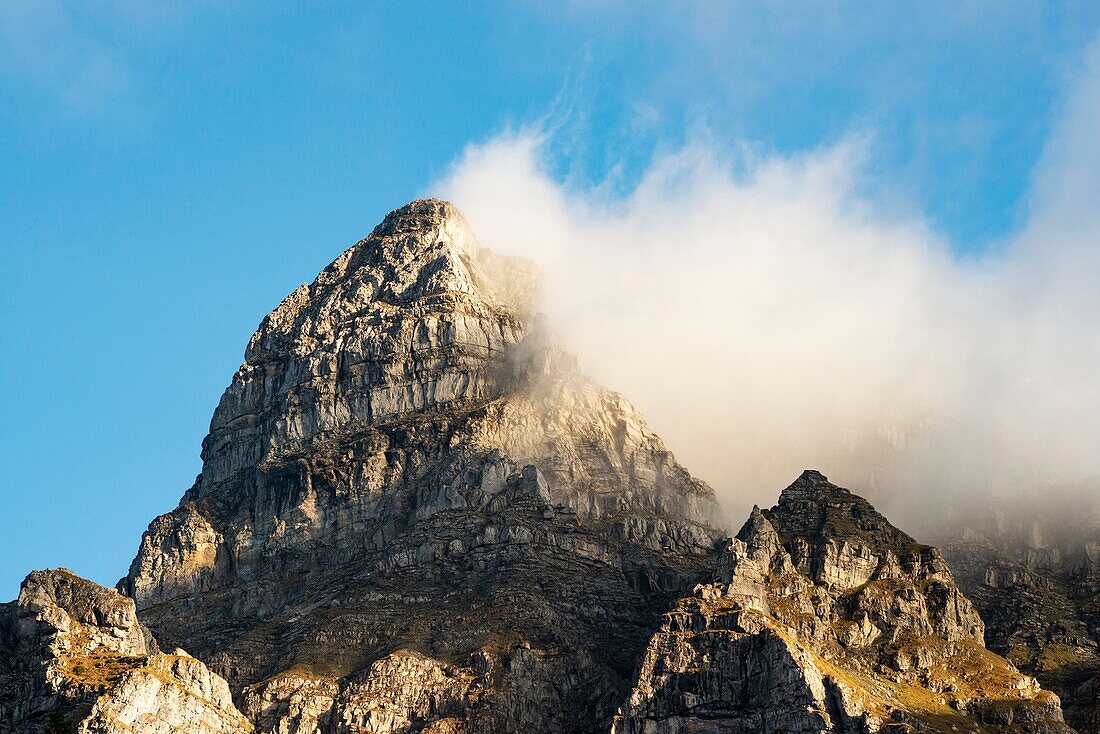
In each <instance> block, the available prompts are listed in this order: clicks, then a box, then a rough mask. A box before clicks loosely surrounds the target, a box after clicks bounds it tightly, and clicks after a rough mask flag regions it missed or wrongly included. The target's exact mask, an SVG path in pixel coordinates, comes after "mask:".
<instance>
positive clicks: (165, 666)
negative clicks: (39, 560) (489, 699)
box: [0, 570, 252, 734]
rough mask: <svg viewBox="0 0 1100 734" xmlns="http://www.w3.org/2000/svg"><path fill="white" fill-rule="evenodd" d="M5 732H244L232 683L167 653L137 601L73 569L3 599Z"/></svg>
mask: <svg viewBox="0 0 1100 734" xmlns="http://www.w3.org/2000/svg"><path fill="white" fill-rule="evenodd" d="M0 731H4V732H20V733H21V734H37V733H42V734H69V733H75V734H124V733H128V734H170V733H171V732H180V731H186V732H193V733H194V734H243V733H244V732H250V731H252V725H251V724H250V723H249V721H248V720H247V719H245V718H244V716H243V715H241V713H240V712H239V711H237V710H236V708H235V707H234V706H233V701H232V697H231V695H230V691H229V686H228V685H227V684H226V682H225V681H224V680H222V679H221V678H219V677H218V676H217V675H215V674H213V673H211V672H210V671H209V670H208V669H207V667H206V666H205V665H203V664H202V663H201V662H199V661H198V660H195V659H194V658H192V657H190V656H189V655H187V654H186V653H184V652H183V651H182V650H177V651H176V652H175V653H174V654H170V655H169V654H165V653H162V652H160V651H159V650H158V648H157V644H156V642H155V641H154V640H153V638H152V636H151V635H150V634H149V631H148V630H146V629H145V628H144V627H142V626H141V625H140V624H139V623H138V620H137V615H136V611H135V609H134V602H133V601H132V600H131V599H128V598H126V597H124V596H122V595H121V594H119V593H117V592H116V591H114V590H112V589H105V588H103V587H102V586H98V585H96V584H93V583H92V582H90V581H85V580H84V579H82V578H80V577H78V576H75V575H73V574H72V573H70V572H68V571H65V570H58V571H35V572H34V573H31V574H30V575H29V576H28V577H27V578H26V579H25V580H24V581H23V584H22V587H21V588H20V592H19V598H18V599H17V600H16V601H14V602H10V603H8V604H4V605H0Z"/></svg>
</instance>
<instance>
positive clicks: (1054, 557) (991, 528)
mask: <svg viewBox="0 0 1100 734" xmlns="http://www.w3.org/2000/svg"><path fill="white" fill-rule="evenodd" d="M944 536H945V543H944V553H945V555H946V556H947V558H948V560H949V561H950V563H951V567H952V568H953V569H954V570H955V572H956V575H957V577H958V579H959V584H960V585H961V586H962V587H963V589H964V590H965V591H966V594H967V595H968V596H969V597H970V598H972V599H973V600H974V603H975V605H976V606H977V607H978V609H979V611H980V612H981V614H982V617H983V618H984V619H985V621H986V643H987V644H988V645H989V648H990V649H991V650H994V651H995V652H997V653H999V654H1001V655H1004V656H1006V657H1007V658H1009V659H1010V660H1012V662H1013V663H1015V664H1016V665H1017V666H1018V667H1019V668H1020V669H1021V670H1023V671H1025V672H1027V673H1030V674H1031V675H1034V676H1036V677H1037V678H1038V679H1039V680H1040V681H1041V682H1042V684H1043V685H1044V686H1047V687H1049V688H1050V689H1051V690H1053V691H1055V692H1057V693H1058V695H1059V696H1061V698H1062V705H1063V707H1064V708H1065V715H1066V721H1067V722H1068V723H1069V724H1070V725H1071V726H1073V727H1074V728H1075V729H1077V731H1079V732H1081V733H1082V734H1100V497H1094V498H1093V499H1092V503H1091V505H1090V504H1089V502H1088V501H1087V500H1086V499H1083V498H1079V499H1077V500H1072V501H1066V502H1064V503H1059V504H1055V503H1051V502H1050V501H1049V499H1047V498H1044V499H1042V500H1041V501H1040V500H1036V501H1035V502H1034V504H1033V505H1032V506H1030V507H1026V506H1025V507H1014V508H1012V509H1011V510H1008V509H1005V508H999V509H997V510H995V511H992V512H987V513H985V514H984V515H978V514H976V513H970V514H968V516H967V519H966V521H965V524H962V523H960V524H958V525H956V526H953V527H950V528H949V529H948V530H947V532H945V533H944Z"/></svg>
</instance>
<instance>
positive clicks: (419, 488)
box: [120, 200, 722, 732]
mask: <svg viewBox="0 0 1100 734" xmlns="http://www.w3.org/2000/svg"><path fill="white" fill-rule="evenodd" d="M536 282H537V277H536V274H535V273H534V271H533V269H532V268H531V267H530V266H529V265H528V264H527V263H525V262H522V261H518V260H514V259H511V258H505V257H501V256H499V255H496V254H494V253H492V252H490V251H488V250H486V249H484V248H482V247H480V246H479V245H478V243H477V242H476V240H475V238H474V236H473V235H472V234H471V232H470V230H469V228H468V226H467V224H466V222H465V220H464V219H463V218H462V216H461V215H460V214H459V213H458V212H457V211H456V210H455V209H454V207H452V206H451V205H450V204H447V203H445V202H441V201H435V200H428V201H417V202H414V203H412V204H410V205H408V206H405V207H403V208H401V209H398V210H396V211H394V212H392V213H391V214H389V215H388V216H387V217H386V219H385V220H384V221H383V222H382V224H380V225H379V226H378V227H377V228H376V229H375V231H374V232H373V233H372V234H371V235H370V236H369V237H368V238H367V239H365V240H363V241H362V242H359V243H358V244H356V245H355V246H354V247H352V248H351V249H349V250H347V251H346V252H344V253H343V254H342V255H340V257H338V258H337V259H336V260H335V261H334V262H333V263H332V264H331V265H330V266H329V267H327V268H326V269H325V270H324V271H322V272H321V273H320V274H319V275H318V276H317V278H316V279H315V280H314V281H313V282H312V283H311V284H309V285H304V286H301V287H300V288H298V289H297V290H295V291H294V293H292V294H291V295H290V296H288V297H287V298H286V299H285V300H284V301H283V303H282V304H281V305H280V306H279V307H278V308H276V309H275V310H274V311H273V312H271V314H269V315H268V316H267V317H266V318H265V319H264V321H263V323H262V324H261V325H260V328H259V330H258V331H257V332H256V334H255V335H254V336H253V337H252V339H251V341H250V342H249V345H248V349H247V351H246V355H245V364H244V365H242V367H241V368H240V370H238V372H237V374H236V375H235V377H234V378H233V382H232V384H231V385H230V386H229V388H228V389H227V390H226V392H225V394H224V396H223V397H222V400H221V402H220V404H219V406H218V408H217V410H216V411H215V414H214V417H213V420H212V421H211V429H210V434H209V435H208V436H207V438H206V440H205V441H204V442H203V452H202V456H203V470H202V473H201V474H200V476H199V477H198V479H197V480H196V482H195V484H194V486H193V487H191V489H189V490H188V491H187V493H186V494H185V495H184V498H183V501H182V502H181V504H180V506H179V507H178V508H177V509H176V510H174V511H173V512H171V513H169V514H167V515H164V516H161V517H159V518H157V519H155V520H154V521H153V522H152V523H151V525H150V527H149V530H148V532H146V534H145V535H144V537H143V539H142V543H141V548H140V550H139V552H138V555H137V558H135V560H134V562H133V564H132V566H131V569H130V573H129V575H128V576H127V577H126V578H125V579H123V581H122V582H120V588H121V589H122V590H124V591H125V592H126V593H128V594H130V595H131V596H132V597H133V598H134V599H135V600H136V602H137V605H138V609H139V610H140V614H141V616H142V619H143V621H144V622H145V623H147V624H148V625H149V626H150V627H151V628H152V629H153V631H154V632H155V633H156V634H157V636H158V638H159V639H161V640H162V641H163V642H165V644H169V645H180V646H182V647H185V648H186V649H188V650H190V651H191V652H192V653H194V654H195V655H196V656H198V657H199V658H201V659H203V660H205V661H207V662H208V663H209V664H211V666H212V667H213V668H214V669H215V670H217V671H218V672H219V673H221V674H223V675H225V676H226V677H227V678H228V679H229V680H230V682H231V683H232V685H233V686H234V688H235V690H236V691H237V692H238V700H239V701H240V702H241V705H242V708H243V710H244V711H245V712H246V713H247V714H248V715H249V716H250V717H252V718H253V720H254V721H256V722H257V723H258V724H259V726H260V729H261V730H262V731H272V732H276V731H277V732H344V731H348V732H351V731H371V732H406V731H408V732H411V731H435V732H444V731H456V732H457V731H462V732H500V731H533V732H539V731H545V732H551V731H553V732H569V731H601V730H602V731H606V729H607V727H608V726H609V725H610V721H611V717H612V715H613V713H614V711H615V709H616V707H617V706H618V705H619V704H621V702H622V701H623V700H624V699H625V697H626V695H627V693H628V691H629V681H630V678H631V676H632V674H633V672H634V670H635V667H636V664H637V661H638V659H639V658H640V655H641V653H642V652H643V650H644V647H645V644H646V641H647V640H648V638H649V636H650V634H651V632H652V629H653V627H652V625H653V620H654V618H655V617H656V615H658V614H660V613H661V612H663V611H664V610H665V609H667V605H668V603H669V602H670V600H671V599H673V598H675V597H676V596H679V595H681V594H682V593H684V590H685V589H690V586H691V584H692V583H694V581H695V579H696V577H697V576H698V574H699V573H700V572H701V570H702V569H704V568H706V567H707V566H708V565H709V564H710V563H711V562H712V560H713V556H714V552H715V548H716V547H717V546H716V541H717V540H718V539H719V538H720V537H721V535H722V534H721V532H720V531H718V530H716V527H718V525H719V520H718V517H717V506H716V503H715V501H714V495H713V492H712V491H711V490H710V488H709V487H707V486H706V485H705V484H703V483H702V482H699V481H698V480H696V479H694V478H692V477H691V476H690V475H689V474H688V472H687V471H686V470H685V469H684V468H683V467H681V466H680V465H679V464H678V463H677V462H676V461H675V459H674V458H673V457H672V455H671V454H670V453H669V452H668V450H667V449H666V448H665V446H664V444H663V443H662V441H661V440H660V438H658V437H657V436H656V435H655V434H654V433H653V432H652V431H651V430H650V429H649V428H648V427H647V426H646V423H645V421H644V419H643V418H642V417H641V415H639V414H638V412H637V411H636V410H635V409H634V408H633V407H632V406H631V405H630V403H629V402H628V401H627V400H626V399H625V398H623V397H622V396H621V395H618V394H616V393H614V392H611V391H609V390H607V389H604V388H602V387H600V386H599V385H596V384H594V383H593V382H592V381H591V380H589V379H588V378H586V377H585V376H584V375H583V374H582V373H581V372H580V370H579V369H578V367H577V364H576V362H575V360H574V359H573V358H572V357H570V356H569V355H568V354H566V353H565V352H563V351H562V350H561V349H560V348H559V347H558V346H557V344H556V343H555V341H554V339H553V337H552V336H551V335H550V334H548V333H547V332H546V330H545V328H543V326H542V325H541V323H540V321H539V319H538V317H537V316H536V315H535V314H534V312H533V303H534V294H535V286H536Z"/></svg>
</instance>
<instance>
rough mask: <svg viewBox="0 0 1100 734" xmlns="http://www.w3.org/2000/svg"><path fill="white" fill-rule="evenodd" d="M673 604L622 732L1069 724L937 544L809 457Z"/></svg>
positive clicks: (618, 725) (790, 733)
mask: <svg viewBox="0 0 1100 734" xmlns="http://www.w3.org/2000/svg"><path fill="white" fill-rule="evenodd" d="M715 575H716V579H715V581H714V582H712V583H708V584H702V585H700V586H698V587H696V589H695V593H694V595H693V596H690V597H687V598H684V599H681V600H680V601H678V602H677V603H676V604H675V606H674V607H673V609H672V611H670V612H669V613H667V614H666V615H665V618H664V623H663V625H662V626H661V629H660V630H659V631H658V632H657V633H656V634H655V635H654V636H653V638H652V639H651V640H650V643H649V646H648V649H647V650H646V653H645V657H644V659H643V662H642V665H641V668H640V672H639V674H638V676H637V679H636V681H635V685H634V689H633V691H632V692H631V694H630V697H629V699H628V701H627V704H626V706H625V707H623V709H622V710H621V711H620V713H619V715H618V716H617V717H616V721H615V724H614V729H613V731H614V732H617V733H618V734H642V733H643V732H644V734H666V733H667V734H679V733H681V732H685V733H686V732H750V731H751V732H760V733H762V734H765V733H769V732H776V733H778V732H786V733H787V734H795V733H806V734H809V733H811V732H815V733H818V732H838V733H842V732H847V733H850V734H852V733H861V732H875V731H898V732H902V731H936V732H949V731H979V730H980V731H1005V732H1008V731H1012V732H1068V731H1071V730H1070V729H1069V728H1068V727H1066V725H1065V724H1064V723H1063V721H1062V714H1061V711H1060V708H1059V701H1058V698H1057V697H1056V696H1055V695H1054V694H1051V693H1049V692H1047V691H1043V690H1041V689H1040V687H1039V685H1038V683H1037V682H1036V681H1035V680H1034V679H1033V678H1030V677H1028V676H1025V675H1022V674H1020V673H1019V672H1018V671H1017V670H1016V668H1015V667H1013V666H1012V664H1011V663H1009V662H1008V661H1007V660H1004V659H1003V658H1000V657H997V656H996V655H994V654H992V653H990V652H989V651H988V650H986V649H985V647H984V645H983V641H982V635H983V624H982V620H981V618H980V617H979V616H978V613H977V611H976V610H975V609H974V607H973V606H972V605H971V604H970V602H969V601H968V600H967V599H966V597H965V596H963V594H962V593H961V592H960V591H959V589H958V587H957V586H956V584H955V582H954V579H953V577H952V575H951V572H950V571H949V570H948V567H947V564H946V562H945V561H944V560H943V558H942V556H941V555H940V553H939V551H937V550H936V549H935V548H931V547H929V546H924V545H920V544H918V543H917V542H916V541H914V540H913V539H912V538H910V537H909V536H908V535H906V534H905V533H903V532H901V531H900V530H898V529H896V528H894V527H893V526H892V525H890V523H889V522H888V521H887V520H886V519H885V518H884V517H882V515H880V514H879V513H878V512H876V511H875V509H874V508H873V507H872V506H871V505H870V504H869V503H867V502H866V501H865V500H863V499H862V498H860V497H857V496H855V495H853V494H851V493H849V492H848V491H847V490H845V489H841V488H839V487H836V486H834V485H832V484H830V483H829V482H828V481H827V480H826V479H825V477H823V476H822V475H821V474H819V473H817V472H812V471H807V472H805V473H803V475H802V476H801V477H799V479H798V480H797V481H796V482H794V484H792V485H791V486H790V487H788V488H787V489H786V490H784V491H783V493H782V495H781V496H780V498H779V503H778V504H777V505H776V506H775V507H773V508H772V509H770V510H766V511H760V510H759V509H755V508H754V510H753V513H752V516H751V517H750V518H749V520H748V521H747V522H746V523H745V525H744V527H742V529H741V531H740V532H739V533H738V535H737V537H736V538H735V539H733V540H732V541H731V542H730V544H729V547H728V550H727V551H726V553H724V554H723V555H722V556H721V558H720V560H719V564H718V569H717V572H716V574H715Z"/></svg>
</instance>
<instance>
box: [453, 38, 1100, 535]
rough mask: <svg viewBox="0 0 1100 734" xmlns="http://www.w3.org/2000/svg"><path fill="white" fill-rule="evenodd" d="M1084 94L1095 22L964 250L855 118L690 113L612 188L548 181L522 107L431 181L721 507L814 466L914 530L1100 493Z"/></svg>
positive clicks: (1098, 83) (1091, 80)
mask: <svg viewBox="0 0 1100 734" xmlns="http://www.w3.org/2000/svg"><path fill="white" fill-rule="evenodd" d="M1097 100H1100V46H1097V45H1096V44H1094V45H1093V47H1092V49H1091V51H1090V52H1089V53H1088V54H1087V56H1086V59H1085V61H1084V62H1083V64H1082V67H1081V68H1080V69H1079V70H1078V72H1077V75H1076V77H1075V84H1074V86H1073V89H1072V92H1071V93H1070V94H1068V95H1067V97H1066V98H1065V99H1064V100H1063V104H1062V107H1061V113H1060V119H1059V120H1058V122H1057V123H1056V124H1055V126H1054V128H1053V130H1052V131H1051V133H1050V136H1049V139H1048V143H1047V146H1046V149H1045V152H1044V153H1043V156H1042V158H1041V160H1040V163H1039V165H1038V166H1037V169H1036V174H1035V176H1034V179H1033V181H1032V193H1031V196H1030V197H1029V199H1028V203H1027V207H1026V209H1025V211H1023V212H1022V219H1021V223H1020V226H1019V227H1018V228H1017V230H1016V231H1015V233H1014V234H1012V235H1011V236H1009V237H1008V238H1006V239H1005V240H1004V241H1000V242H994V243H990V244H989V245H988V246H987V247H986V248H985V249H984V250H981V251H977V252H973V251H957V250H955V249H953V247H952V244H951V243H950V242H949V241H947V240H946V239H945V238H944V237H943V236H941V235H939V234H938V233H937V232H936V231H935V230H934V228H933V227H932V226H931V225H930V224H929V223H928V222H927V221H926V220H925V219H924V218H923V217H922V216H921V214H920V213H919V212H917V211H915V210H914V208H913V207H912V206H911V205H908V204H907V203H906V202H905V200H904V198H902V197H900V196H899V193H898V192H897V191H891V190H889V189H888V188H885V189H884V188H882V186H881V184H880V183H879V182H880V179H879V178H875V179H873V180H874V181H875V182H876V185H878V188H876V189H874V190H869V189H868V184H869V182H870V181H871V180H872V179H871V177H870V176H869V175H868V174H867V169H868V166H870V165H871V160H872V156H871V153H872V151H873V149H874V145H875V142H874V139H873V137H861V136H859V135H856V136H852V137H849V138H847V139H844V140H841V141H840V142H837V143H835V144H832V145H826V146H823V147H822V148H820V149H819V150H816V151H813V152H810V153H807V154H803V155H778V154H771V153H768V152H767V151H761V150H757V149H754V148H753V147H751V146H745V145H738V144H732V145H731V144H730V143H729V142H727V141H722V140H719V139H717V138H716V137H715V136H714V135H711V134H708V133H706V132H702V133H700V134H698V135H697V136H696V138H695V139H694V140H693V141H691V142H689V143H688V144H686V145H684V146H683V147H681V148H679V149H673V150H669V151H666V152H664V153H659V154H657V155H656V156H655V157H654V158H653V159H652V161H651V162H650V165H649V167H648V169H646V170H645V172H644V173H643V174H642V175H641V176H640V178H639V180H638V182H637V185H636V186H633V187H632V188H631V189H629V191H628V193H627V194H626V195H621V194H618V193H616V192H617V191H618V190H619V189H620V188H621V187H620V186H618V182H616V181H614V180H609V181H607V182H605V184H604V185H597V186H591V185H585V184H583V183H579V182H574V181H571V180H570V179H568V178H566V179H565V181H564V182H561V181H560V178H559V177H558V176H556V175H552V174H551V173H550V171H551V170H552V169H553V168H554V166H553V163H554V162H553V160H552V158H551V156H552V153H551V152H550V151H551V150H552V149H553V146H551V145H550V143H551V142H552V139H553V135H554V131H553V130H552V129H542V128H539V127H532V128H521V129H519V130H518V131H512V132H506V133H504V134H501V135H500V136H498V137H496V138H493V139H490V140H489V141H487V142H485V143H481V144H476V145H471V146H470V147H468V149H467V150H466V153H465V154H464V156H463V157H462V158H461V159H460V160H459V161H458V162H457V163H456V164H455V166H454V168H453V170H452V171H451V172H450V173H449V174H448V175H447V176H445V177H444V178H443V179H442V180H441V181H440V182H438V184H437V185H436V187H435V189H436V190H438V191H441V192H443V193H444V194H445V195H447V196H448V197H449V198H452V199H453V200H454V201H456V202H457V203H458V204H459V205H460V206H461V207H462V208H463V209H464V210H465V211H466V212H467V215H468V216H469V218H470V220H471V222H472V223H473V225H474V226H475V228H476V229H477V231H478V232H479V233H480V236H481V238H482V240H483V241H484V242H486V243H487V244H488V245H489V246H491V247H495V248H498V249H500V250H501V251H503V252H509V253H512V254H520V255H524V256H526V257H528V258H530V259H531V260H533V261H534V262H536V263H537V264H538V265H539V267H540V268H541V269H542V270H543V271H544V272H545V275H546V283H545V285H544V289H543V297H542V300H541V302H540V306H541V307H542V308H543V309H544V310H545V311H546V312H547V313H548V314H549V318H550V320H551V322H552V323H553V325H554V326H555V328H556V329H558V330H559V331H560V332H561V333H562V334H563V335H564V338H565V341H566V342H567V343H568V344H569V345H570V348H571V349H573V350H574V351H575V352H576V353H577V355H578V358H579V359H580V361H581V363H582V365H583V366H584V368H585V369H586V370H588V371H589V372H591V373H592V374H593V375H595V376H597V377H598V378H599V379H601V380H602V381H604V382H605V383H607V384H609V385H612V386H613V387H615V388H617V389H620V390H623V391H624V392H626V393H628V394H630V395H632V396H635V399H636V400H637V401H638V403H639V405H640V406H641V407H642V408H643V409H644V410H645V411H646V413H647V414H648V415H649V416H650V417H651V420H652V421H653V423H654V425H655V426H657V427H658V429H659V430H661V432H662V433H663V434H664V435H665V436H666V438H667V439H668V440H669V442H670V444H671V445H672V447H673V448H674V449H675V450H676V451H677V452H678V455H680V456H682V457H683V459H684V461H685V462H686V464H687V465H689V466H691V467H692V468H693V469H694V470H695V471H697V472H698V473H699V474H700V476H702V477H703V478H705V479H706V480H707V481H708V482H710V483H711V484H712V485H713V486H714V487H715V488H716V490H717V491H718V493H719V495H720V496H721V497H722V498H723V499H724V500H725V501H727V503H728V504H730V506H731V507H734V508H738V509H740V508H744V507H746V506H750V505H751V504H752V503H753V502H759V501H763V500H764V498H766V497H767V496H768V495H769V493H770V492H771V491H773V489H772V488H774V487H775V486H777V485H778V484H782V482H783V479H784V478H785V477H789V476H791V475H792V473H797V471H798V470H800V469H801V468H802V467H803V466H805V465H818V466H827V467H829V471H830V475H831V476H834V477H836V478H837V479H838V480H839V481H842V482H843V483H844V484H846V485H847V486H852V487H855V488H858V489H860V490H861V491H865V492H867V493H868V494H869V495H870V496H872V497H874V498H876V500H877V501H879V502H880V503H882V504H883V505H884V506H886V507H888V508H890V509H891V510H892V511H893V512H894V513H895V514H898V515H899V516H900V517H902V518H903V519H904V520H905V521H906V522H907V523H908V524H910V525H911V526H915V527H918V528H928V529H930V530H931V529H933V528H934V527H935V525H936V524H937V523H938V521H939V517H938V516H936V512H938V511H940V510H942V508H943V507H944V506H949V507H958V506H962V505H967V506H969V505H971V504H976V505H980V504H981V503H983V502H986V501H1005V500H1008V499H1010V498H1012V497H1015V496H1018V495H1035V494H1039V495H1041V496H1049V497H1051V498H1052V499H1059V500H1061V499H1065V498H1067V497H1068V496H1079V497H1081V498H1082V499H1083V500H1085V501H1088V500H1090V499H1091V498H1093V497H1097V496H1100V481H1098V479H1097V477H1098V476H1100V459H1098V456H1100V455H1098V454H1097V452H1096V446H1098V445H1100V384H1098V383H1097V381H1096V379H1095V365H1096V364H1098V363H1100V334H1098V332H1097V330H1096V328H1095V325H1096V323H1098V322H1100V290H1098V289H1097V288H1096V287H1095V284H1096V283H1097V282H1100V254H1098V251H1097V248H1096V247H1095V243H1096V241H1097V240H1098V238H1100V213H1098V210H1097V207H1096V205H1095V202H1096V197H1097V195H1098V194H1100V174H1098V173H1097V172H1098V171H1100V145H1098V144H1097V141H1096V136H1095V134H1094V131H1095V130H1096V129H1097V128H1098V127H1100V103H1098V102H1097ZM1067 487H1068V488H1070V489H1069V492H1068V494H1067V492H1066V491H1065V490H1066V488H1067Z"/></svg>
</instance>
